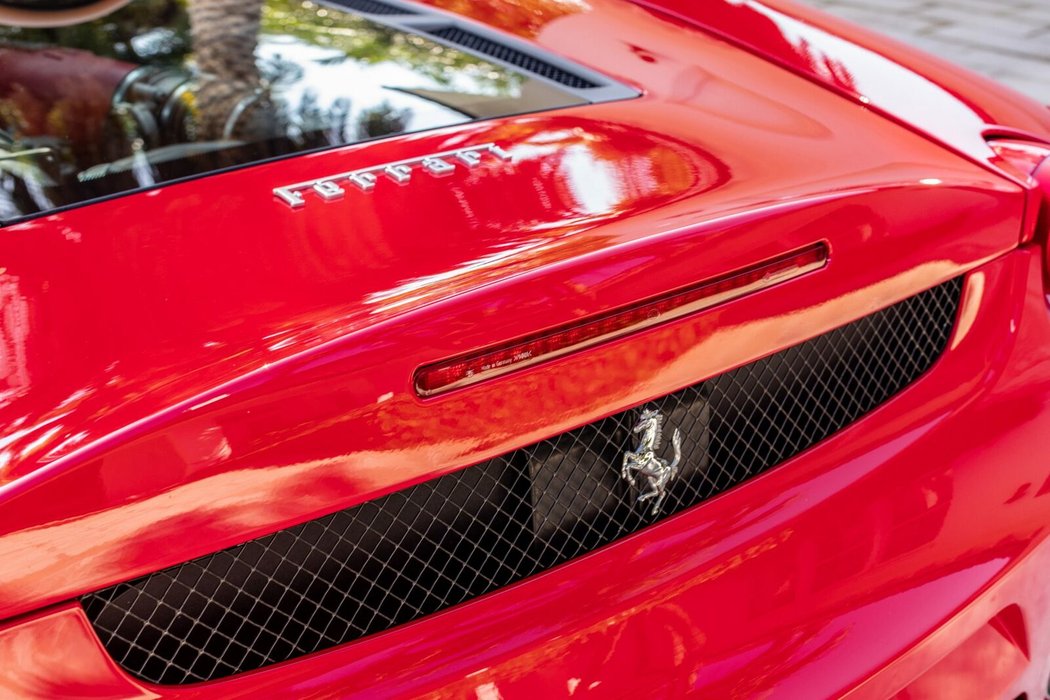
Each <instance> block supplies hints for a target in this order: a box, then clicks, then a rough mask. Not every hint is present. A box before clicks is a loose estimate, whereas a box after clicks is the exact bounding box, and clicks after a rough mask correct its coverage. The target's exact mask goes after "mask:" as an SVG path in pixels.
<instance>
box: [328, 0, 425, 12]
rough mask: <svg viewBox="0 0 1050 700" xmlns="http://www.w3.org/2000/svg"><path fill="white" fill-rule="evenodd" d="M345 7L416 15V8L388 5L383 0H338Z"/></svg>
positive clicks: (364, 10)
mask: <svg viewBox="0 0 1050 700" xmlns="http://www.w3.org/2000/svg"><path fill="white" fill-rule="evenodd" d="M336 2H338V3H339V4H340V5H342V6H343V7H346V8H349V9H351V10H356V11H357V12H363V13H365V14H369V15H414V14H417V13H416V11H415V10H409V9H406V8H404V7H398V6H397V5H388V4H386V3H385V2H382V1H381V0H336Z"/></svg>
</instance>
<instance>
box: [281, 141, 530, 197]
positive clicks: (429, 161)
mask: <svg viewBox="0 0 1050 700" xmlns="http://www.w3.org/2000/svg"><path fill="white" fill-rule="evenodd" d="M486 157H489V158H492V159H496V160H499V161H504V162H510V161H513V160H514V156H513V154H512V153H511V152H510V151H508V150H506V149H504V148H502V147H500V146H498V145H496V144H494V143H486V144H482V145H480V146H472V147H470V148H460V149H456V150H453V151H444V152H442V153H431V154H428V155H425V156H422V157H420V158H412V159H409V160H402V161H397V162H396V163H383V164H382V165H376V166H374V167H371V168H362V169H361V170H352V171H350V172H346V173H339V174H337V175H331V176H329V177H323V178H318V179H316V180H308V181H306V182H297V183H296V184H294V185H285V186H284V187H277V188H274V190H273V194H274V196H275V197H277V198H278V199H279V200H281V201H282V202H284V203H285V204H287V205H288V206H289V207H291V208H292V209H300V208H302V207H304V206H306V204H307V197H306V196H305V194H306V193H307V192H313V193H314V195H315V198H316V199H320V200H321V201H323V202H331V201H335V200H337V199H340V198H342V196H343V195H344V194H345V193H346V190H345V189H344V188H343V185H345V183H347V182H349V183H350V184H352V185H354V186H355V187H356V188H357V189H358V190H360V191H361V192H372V191H374V190H375V189H376V186H377V184H378V182H379V176H380V175H382V176H383V179H385V180H389V181H390V182H394V183H397V184H399V185H407V184H409V183H410V182H411V180H412V174H413V173H414V172H415V171H416V170H421V171H423V172H426V173H427V174H429V175H430V176H431V177H445V176H447V175H451V174H453V173H454V172H455V171H456V168H457V165H458V166H461V167H467V168H476V167H478V166H479V165H481V164H482V163H483V162H484V160H485V158H486Z"/></svg>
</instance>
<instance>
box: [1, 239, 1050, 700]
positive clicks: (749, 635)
mask: <svg viewBox="0 0 1050 700" xmlns="http://www.w3.org/2000/svg"><path fill="white" fill-rule="evenodd" d="M1041 287H1042V281H1041V272H1040V269H1039V261H1038V256H1037V255H1035V254H1034V253H1033V251H1020V252H1017V253H1014V254H1011V255H1009V256H1006V257H1005V258H1001V259H999V260H996V261H994V262H992V263H989V264H987V265H985V266H983V267H982V268H981V269H979V270H976V271H974V272H973V273H972V274H971V275H970V277H969V281H968V282H967V287H966V292H965V295H966V296H965V301H964V311H963V312H962V319H961V322H960V325H959V328H958V330H957V333H956V334H955V336H954V338H953V339H952V342H951V345H952V347H951V352H950V353H949V354H947V355H946V356H945V357H944V358H943V359H942V361H941V362H939V363H938V364H937V366H936V367H935V368H934V369H933V370H932V371H931V372H930V373H929V374H928V375H927V376H926V377H924V378H923V379H921V380H920V381H919V382H918V383H917V384H916V385H915V386H914V387H912V388H911V389H910V390H909V391H907V392H906V393H905V394H903V395H901V396H899V397H898V398H896V399H894V400H893V401H891V402H890V403H889V404H887V405H886V406H884V407H883V408H880V409H879V410H878V411H876V412H875V413H874V414H872V415H871V416H869V417H867V418H865V419H863V420H862V421H860V422H859V423H857V424H856V425H854V426H853V427H851V428H849V429H847V430H846V431H844V432H843V433H841V434H839V435H837V436H835V437H833V438H831V439H829V440H827V441H826V442H824V443H822V444H821V445H819V446H817V447H816V448H814V449H813V450H811V451H809V452H808V453H806V454H804V455H802V456H800V457H798V458H796V459H795V460H793V461H792V462H791V463H789V464H785V465H784V466H783V467H781V468H778V469H775V470H773V471H772V472H770V473H769V474H767V475H764V476H762V477H760V478H758V479H756V480H755V481H753V482H751V483H750V484H749V485H748V486H746V487H743V488H739V489H735V490H733V491H731V492H729V493H727V494H724V495H723V496H720V497H719V498H717V499H715V500H714V501H711V502H709V503H708V504H706V505H704V506H703V507H700V508H696V509H694V510H692V511H689V512H686V513H683V514H681V515H678V516H675V517H674V518H671V519H669V520H667V521H665V522H664V523H662V524H661V525H660V526H659V527H655V528H652V529H650V530H647V531H645V532H642V533H639V534H638V535H636V536H633V537H631V538H628V539H626V540H623V541H620V542H618V543H615V544H613V545H610V546H608V547H606V548H604V549H602V550H601V551H599V552H595V553H594V554H592V555H589V556H587V557H585V558H583V559H581V560H579V561H577V562H575V563H573V564H571V565H568V566H562V567H559V568H557V569H554V570H552V571H550V572H548V573H546V574H543V575H541V576H538V577H536V578H534V579H531V580H528V581H525V582H522V583H519V584H517V585H515V586H512V587H510V588H508V589H506V590H503V591H501V592H500V593H498V594H495V595H490V596H486V597H484V598H481V599H478V600H476V601H474V602H471V603H468V604H466V605H463V606H459V607H457V608H454V609H451V610H448V611H446V612H444V613H441V614H439V615H436V616H434V617H432V618H429V619H426V620H422V621H419V622H416V623H413V624H410V625H406V626H404V627H401V628H398V629H395V630H392V631H390V632H387V633H384V634H381V635H376V636H374V637H372V638H368V639H364V640H361V641H359V642H356V643H353V644H349V645H345V646H344V647H341V648H338V649H335V650H332V651H330V652H324V653H319V654H315V655H312V656H310V657H307V658H304V659H302V660H299V661H295V662H290V663H287V664H283V665H280V666H276V667H273V668H270V669H266V670H262V671H257V672H253V673H249V674H245V675H243V676H240V677H237V678H231V679H229V680H226V681H221V682H216V683H209V684H203V685H200V686H196V687H193V686H191V687H186V688H183V689H170V688H165V689H161V688H155V687H146V686H142V685H141V684H138V683H136V682H135V681H133V680H131V679H129V678H127V677H126V676H124V675H123V674H121V673H120V672H119V671H116V670H114V669H113V668H112V664H111V663H110V662H109V661H108V659H107V658H106V656H105V654H104V652H103V651H102V649H101V647H100V646H99V645H98V642H97V639H96V638H95V637H94V636H93V635H92V634H91V633H90V631H89V629H88V627H87V626H86V625H85V624H84V622H83V614H82V613H81V612H80V610H79V608H78V607H77V606H63V607H60V608H56V609H55V610H54V611H53V612H52V613H49V614H46V615H43V616H39V617H33V618H29V619H26V620H23V621H20V622H18V623H16V624H15V625H13V626H11V627H9V628H8V629H7V630H5V631H4V632H3V633H2V634H0V644H6V645H8V647H9V646H10V645H12V644H24V645H25V646H24V647H21V648H24V649H26V651H25V652H24V654H23V658H25V659H27V663H26V665H25V666H20V667H19V668H18V669H17V670H15V671H14V672H13V673H10V674H7V678H6V680H5V682H6V683H7V684H8V686H7V687H16V688H18V689H19V690H20V691H22V690H26V691H27V692H28V691H32V693H34V694H37V695H39V696H44V697H46V696H56V695H62V694H65V693H67V692H70V691H73V690H76V689H78V688H80V687H82V686H80V685H77V684H78V683H81V682H82V681H81V678H89V679H91V680H92V682H95V683H97V684H98V687H100V688H102V689H103V691H106V692H100V693H99V695H100V696H105V697H155V696H156V695H160V696H163V697H248V696H258V695H259V694H265V695H278V696H287V697H302V696H306V695H308V696H311V697H329V696H334V695H352V694H354V693H355V691H356V692H357V693H359V694H361V695H362V696H371V697H374V696H376V695H380V696H383V695H396V696H406V697H410V696H426V695H428V694H431V693H433V694H437V695H440V696H447V697H464V696H466V697H471V696H476V695H477V694H479V693H480V694H482V695H484V694H485V693H488V692H491V693H495V692H497V691H498V692H499V693H501V694H502V696H503V697H518V696H528V697H537V696H540V697H550V696H553V695H572V696H576V695H588V696H592V697H619V696H622V695H624V694H628V695H630V694H632V693H634V694H638V693H641V694H644V695H645V696H646V697H676V696H680V695H688V694H690V693H696V694H699V695H700V696H703V697H733V696H739V695H761V694H763V693H766V692H770V691H773V692H775V693H776V694H778V695H780V696H784V697H797V696H799V695H804V696H806V697H822V696H833V695H838V694H842V693H849V694H850V696H851V697H854V698H884V697H887V696H888V695H891V694H893V693H895V692H897V691H900V690H902V689H905V688H908V693H909V694H908V695H907V696H906V697H913V698H918V697H939V695H937V694H936V693H934V694H932V695H931V694H929V693H925V694H924V693H923V692H922V691H923V688H928V685H924V684H923V683H922V682H920V679H921V678H922V677H923V675H924V673H926V672H929V671H930V670H931V669H934V668H935V667H937V666H938V664H939V662H941V660H942V659H945V658H946V657H948V656H950V655H951V654H952V653H960V654H962V655H966V654H968V653H972V650H971V649H970V647H971V646H973V644H974V643H973V642H971V641H970V640H971V639H972V638H973V636H974V635H978V636H979V637H980V635H982V634H986V633H985V632H983V630H984V629H985V628H986V627H987V626H988V625H990V624H991V625H993V626H997V625H998V628H997V629H1000V630H1002V629H1006V630H1007V632H1008V633H1009V634H1010V640H1011V644H1013V646H1014V647H1015V648H1016V649H1017V650H1018V652H1017V653H1020V654H1022V655H1023V656H1024V657H1025V658H1026V659H1029V660H1032V661H1037V660H1046V659H1048V658H1050V627H1048V626H1046V625H1040V624H1039V622H1040V621H1041V620H1045V619H1046V616H1047V614H1048V613H1050V591H1047V589H1046V586H1045V585H1044V584H1045V571H1046V567H1047V565H1048V564H1050V542H1048V541H1047V539H1046V535H1047V520H1046V504H1045V503H1043V500H1044V499H1045V498H1046V497H1047V496H1048V495H1050V486H1048V484H1050V481H1048V476H1047V471H1046V466H1045V463H1044V460H1043V459H1042V455H1041V452H1040V451H1039V450H1036V449H1033V448H1032V446H1033V444H1037V443H1038V442H1039V441H1041V440H1042V439H1043V438H1044V432H1043V430H1044V426H1045V425H1046V422H1047V420H1050V407H1048V405H1047V403H1046V402H1045V400H1044V397H1045V395H1046V392H1047V390H1048V389H1050V372H1048V367H1050V357H1048V355H1050V317H1048V313H1047V308H1046V305H1045V303H1043V301H1042V295H1041ZM1010 328H1013V329H1014V330H1013V331H1010V330H1009V329H1010ZM610 571H615V572H616V575H615V576H610V573H609V572H610ZM1011 606H1017V607H1018V609H1019V612H1020V621H1018V619H1017V616H1016V615H1014V614H1013V613H1010V612H1005V613H1004V611H1007V610H1008V609H1009V608H1011ZM1004 624H1005V625H1006V627H1005V628H1003V627H1002V626H1003V625H1004ZM57 625H62V626H63V630H64V631H63V632H62V633H61V634H59V635H58V637H57V638H58V639H60V640H61V643H62V644H63V645H66V646H64V647H63V648H64V649H65V650H67V651H68V652H69V653H71V654H76V656H77V658H78V663H79V668H81V669H83V670H82V671H81V673H82V674H83V675H77V674H73V675H74V676H75V677H73V678H71V677H70V676H69V675H68V674H67V673H65V672H63V671H62V669H61V665H62V664H63V663H65V662H64V661H63V658H65V657H61V656H58V655H56V654H52V653H43V652H44V651H46V650H42V649H40V647H41V646H43V645H45V644H46V645H54V644H55V643H56V642H55V639H56V636H55V634H54V633H53V632H51V630H53V629H54V628H55V626H57ZM997 633H998V634H1002V632H1001V631H1000V632H997ZM15 639H18V640H21V641H19V642H16V641H14V640H15ZM5 640H6V641H5ZM43 640H47V641H46V642H45V641H43ZM993 641H994V640H993ZM1013 663H1014V662H1013V661H1012V660H1011V664H1013ZM1045 666H1046V664H1045V663H1034V664H1025V665H1024V668H1023V670H1021V671H1020V672H1019V673H1018V672H1016V671H1017V669H1016V668H1015V667H1014V666H1013V665H1011V666H1010V667H1009V668H1008V669H1007V671H1009V673H1007V674H1006V675H1005V676H1004V675H1003V674H993V673H988V674H985V675H987V676H990V677H991V683H992V684H991V685H988V686H975V687H973V688H971V690H973V691H974V692H973V694H972V695H971V696H972V697H989V695H988V694H987V693H985V692H983V691H984V690H987V689H989V688H992V689H995V690H1001V689H1002V688H1003V687H1005V688H1007V689H1008V690H1009V692H1010V693H1014V694H1016V693H1018V692H1020V691H1021V690H1025V689H1028V690H1029V692H1031V689H1033V688H1039V687H1041V685H1042V684H1043V683H1044V682H1045V677H1044V672H1045ZM1004 677H1006V678H1008V679H1009V682H1007V683H1005V684H1003V678H1004ZM962 697H968V696H966V695H963V696H962ZM1010 697H1013V695H1010Z"/></svg>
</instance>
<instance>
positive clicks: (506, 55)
mask: <svg viewBox="0 0 1050 700" xmlns="http://www.w3.org/2000/svg"><path fill="white" fill-rule="evenodd" d="M425 31H426V32H427V34H430V35H431V36H435V37H437V38H439V39H444V40H445V41H447V42H449V43H450V44H455V45H456V46H461V47H463V48H465V49H467V50H468V51H474V52H475V53H480V54H483V55H485V56H490V57H492V58H495V59H497V60H499V61H503V62H505V63H509V64H510V65H512V66H517V67H518V68H521V69H522V70H524V71H526V72H528V73H532V74H533V75H539V76H542V77H544V78H547V79H548V80H553V81H554V82H556V83H561V84H562V85H565V86H568V87H570V88H577V89H579V88H592V87H597V83H594V82H592V81H590V80H587V79H586V78H584V77H582V76H579V75H576V74H575V73H570V72H569V71H567V70H565V69H563V68H559V67H558V66H555V65H553V64H551V63H547V62H546V61H543V60H540V59H538V58H536V57H535V56H530V55H529V54H527V53H523V52H521V51H518V50H517V49H514V48H511V47H509V46H505V45H504V44H500V43H497V42H495V41H492V40H491V39H486V38H485V37H483V36H481V35H479V34H475V33H473V32H469V31H467V30H465V29H460V28H459V27H443V28H441V29H433V30H425Z"/></svg>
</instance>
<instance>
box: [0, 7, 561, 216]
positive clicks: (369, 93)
mask: <svg viewBox="0 0 1050 700" xmlns="http://www.w3.org/2000/svg"><path fill="white" fill-rule="evenodd" d="M575 1H576V0H559V2H564V3H568V4H572V3H573V2H575ZM56 57H57V58H58V59H60V60H57V61H52V60H51V59H54V58H56ZM45 58H47V59H48V60H44V59H45ZM541 88H542V89H541ZM579 103H580V100H579V98H577V97H574V96H571V95H568V94H565V93H562V92H561V91H560V90H558V89H557V88H555V87H552V86H546V85H538V84H536V82H535V81H531V80H530V79H529V78H528V77H527V76H525V75H523V74H521V73H519V72H516V71H515V70H513V69H508V68H505V67H502V66H498V65H496V64H493V63H491V62H488V61H486V60H485V59H483V58H479V57H477V56H474V55H472V54H469V53H466V52H464V51H462V50H459V49H456V48H452V47H449V46H444V45H442V44H440V43H437V42H435V41H433V40H431V39H429V38H427V37H425V36H423V35H418V34H414V33H411V32H409V31H405V30H401V29H397V28H391V27H388V26H385V25H382V24H379V23H377V22H375V21H373V20H370V19H368V18H366V17H363V16H360V15H356V14H354V13H352V12H348V11H342V10H340V9H338V8H336V7H335V6H331V5H321V4H318V3H316V2H314V1H313V0H134V1H133V2H131V3H130V4H128V5H127V6H125V7H123V8H121V9H119V10H117V11H116V12H114V13H112V14H111V15H109V16H107V17H103V18H100V19H96V20H92V21H88V22H84V23H82V24H79V25H75V26H68V27H59V28H51V29H39V28H35V29H29V28H19V27H0V130H3V131H4V132H5V133H7V134H8V135H9V136H10V138H9V139H8V140H7V142H6V143H5V142H0V154H4V158H5V160H7V161H8V162H7V163H6V165H5V167H4V168H3V169H2V171H3V172H2V173H0V198H4V202H3V206H2V209H3V218H12V217H14V216H18V215H21V214H22V213H32V212H34V211H39V210H46V209H50V208H52V207H57V206H62V205H64V204H69V203H76V202H80V201H85V200H87V199H91V198H93V197H97V196H99V195H104V194H110V193H113V192H118V191H122V190H128V189H133V188H136V187H143V186H152V185H154V184H156V183H160V182H164V181H167V180H171V179H174V178H177V177H185V176H189V175H195V174H200V173H204V172H209V171H211V170H215V169H219V168H225V167H229V166H236V165H241V164H244V163H249V162H253V161H257V160H261V159H265V158H271V157H276V156H281V155H286V154H289V153H295V152H300V151H305V150H311V149H316V148H324V147H329V146H333V145H340V144H345V143H353V142H355V141H360V140H365V139H372V138H378V137H382V136H388V135H391V134H398V133H403V132H406V131H418V130H422V129H429V128H434V127H440V126H448V125H452V124H458V123H462V122H465V121H470V120H471V119H474V118H479V117H492V116H503V115H507V114H516V113H519V112H522V111H530V110H536V109H543V108H552V107H561V106H568V105H571V104H579ZM13 154H18V155H17V156H15V155H13ZM16 158H17V161H18V163H19V164H18V165H17V166H16V165H14V164H13V160H14V159H16ZM15 173H18V174H15Z"/></svg>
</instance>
